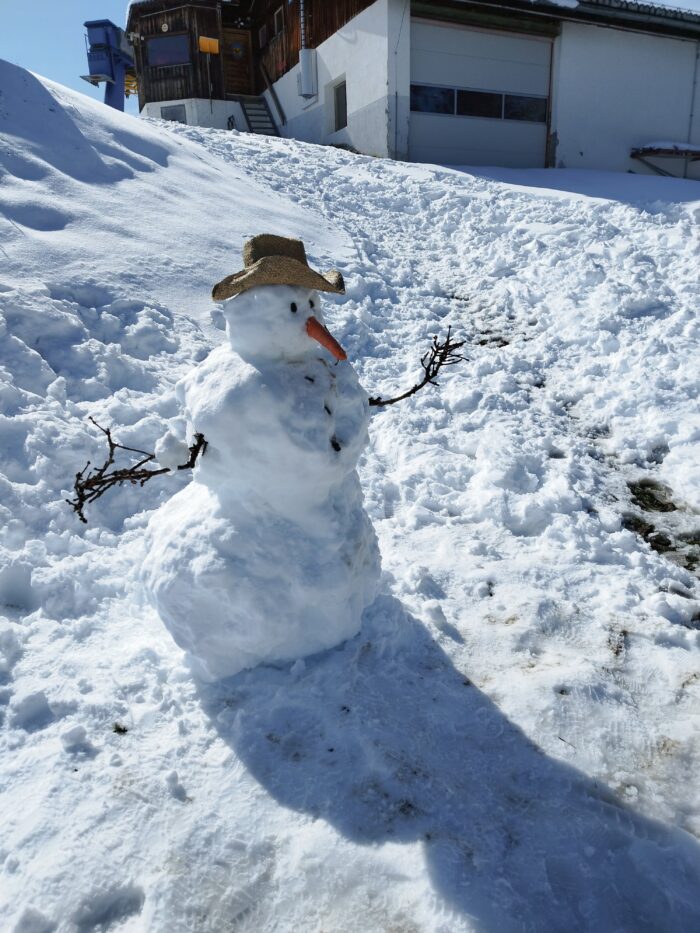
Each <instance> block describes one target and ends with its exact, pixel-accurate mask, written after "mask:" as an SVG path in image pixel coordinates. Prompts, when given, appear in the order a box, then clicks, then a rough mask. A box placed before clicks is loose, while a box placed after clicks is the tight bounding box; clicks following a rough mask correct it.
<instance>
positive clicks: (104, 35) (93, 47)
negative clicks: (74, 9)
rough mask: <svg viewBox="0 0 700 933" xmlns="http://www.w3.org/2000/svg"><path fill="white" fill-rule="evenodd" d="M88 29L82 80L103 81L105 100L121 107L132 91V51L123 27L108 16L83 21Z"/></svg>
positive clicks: (133, 75) (133, 70)
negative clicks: (85, 62) (86, 58)
mask: <svg viewBox="0 0 700 933" xmlns="http://www.w3.org/2000/svg"><path fill="white" fill-rule="evenodd" d="M84 26H85V28H86V29H87V43H88V49H87V57H88V66H89V68H90V74H88V75H81V77H82V78H83V80H84V81H88V82H89V83H90V84H93V85H95V87H97V86H98V85H99V84H101V83H102V82H103V81H104V82H105V103H106V104H107V105H108V106H109V107H114V109H115V110H122V111H123V110H124V97H125V95H128V94H129V93H134V91H135V89H136V88H135V76H136V75H135V68H134V50H133V47H132V45H131V43H130V42H129V39H128V37H127V35H126V33H125V32H124V30H123V29H120V28H119V26H115V25H114V23H113V22H112V21H111V20H109V19H95V20H90V21H89V22H87V23H84Z"/></svg>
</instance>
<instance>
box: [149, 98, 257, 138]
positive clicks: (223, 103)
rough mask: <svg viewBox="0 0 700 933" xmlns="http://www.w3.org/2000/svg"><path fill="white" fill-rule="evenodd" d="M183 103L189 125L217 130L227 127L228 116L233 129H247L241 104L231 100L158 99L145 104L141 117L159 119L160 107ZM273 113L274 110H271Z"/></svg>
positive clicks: (175, 105) (245, 130)
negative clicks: (231, 118)
mask: <svg viewBox="0 0 700 933" xmlns="http://www.w3.org/2000/svg"><path fill="white" fill-rule="evenodd" d="M179 104H183V105H184V107H185V114H186V117H187V123H188V125H189V126H209V127H212V128H213V129H217V130H226V129H228V128H229V126H228V120H229V117H233V120H234V123H235V129H237V130H243V131H244V132H247V131H248V123H247V122H246V118H245V115H244V113H243V110H242V108H241V105H240V104H238V103H236V101H233V100H214V101H211V104H210V102H209V101H208V100H201V99H199V98H189V99H187V100H159V101H156V102H153V103H150V104H146V105H145V106H144V108H143V110H142V111H141V116H142V117H154V118H155V119H157V120H160V119H161V107H177V106H178V105H179ZM273 113H274V110H273Z"/></svg>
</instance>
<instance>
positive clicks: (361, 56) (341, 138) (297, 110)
mask: <svg viewBox="0 0 700 933" xmlns="http://www.w3.org/2000/svg"><path fill="white" fill-rule="evenodd" d="M407 3H408V0H376V2H375V3H373V4H372V6H370V7H368V8H367V9H366V10H363V12H362V13H359V14H358V15H357V16H355V17H354V18H353V19H351V20H350V22H348V23H346V24H345V26H343V27H342V28H341V29H340V30H338V32H336V33H335V34H334V35H333V36H331V37H330V38H329V39H327V40H326V41H325V42H323V43H321V45H320V46H319V47H318V49H317V65H318V95H317V97H315V98H313V99H312V100H310V101H306V100H304V98H303V97H300V96H299V93H298V90H297V74H298V72H299V66H298V65H297V66H295V67H294V68H293V69H292V70H291V71H289V72H287V74H286V75H283V77H282V78H280V79H279V81H276V82H275V85H274V87H275V91H276V93H277V96H278V97H279V100H280V103H281V104H282V107H283V109H284V111H285V115H286V117H287V123H286V125H285V126H283V127H281V128H280V129H281V132H282V134H283V135H284V136H290V137H293V138H294V139H302V140H305V141H306V142H315V143H326V144H328V143H345V144H347V145H350V146H353V147H354V148H355V149H357V150H359V151H360V152H364V153H367V154H368V155H377V156H388V155H390V154H393V146H394V139H395V138H398V139H399V141H400V140H401V139H402V133H401V131H399V130H398V128H397V127H395V126H394V125H393V124H392V127H391V132H390V131H389V116H388V115H389V111H390V106H391V108H393V107H394V106H395V100H396V98H395V94H396V91H397V89H398V90H400V91H401V96H404V97H405V101H404V102H403V106H404V108H405V107H406V105H407V101H408V80H407V79H406V80H405V90H404V89H402V88H399V85H398V84H397V81H396V77H395V75H394V74H392V79H391V82H390V80H389V68H388V64H389V38H388V37H389V17H390V15H391V16H392V17H395V16H396V10H397V8H398V7H400V6H403V5H406V4H407ZM406 16H407V17H408V12H407V13H406ZM404 31H405V33H406V34H408V24H407V23H405V25H404ZM392 58H393V47H392ZM404 70H405V68H404V66H403V65H401V64H400V63H399V62H397V64H396V72H395V74H396V75H398V76H399V79H400V80H402V79H403V71H404ZM392 71H393V63H392ZM342 80H345V82H346V86H347V104H348V125H347V127H346V128H345V129H342V130H339V131H338V132H336V131H335V101H334V88H335V86H336V84H338V83H339V82H340V81H342ZM390 87H391V90H390ZM390 95H391V100H390ZM267 96H268V103H269V105H270V108H271V110H272V112H273V113H275V114H276V110H275V106H274V104H273V102H272V100H271V99H270V96H269V95H267ZM390 136H391V145H390V139H389V137H390ZM405 148H406V147H405V144H404V149H405Z"/></svg>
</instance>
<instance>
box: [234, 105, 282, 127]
mask: <svg viewBox="0 0 700 933" xmlns="http://www.w3.org/2000/svg"><path fill="white" fill-rule="evenodd" d="M236 100H237V101H238V103H239V104H240V105H241V107H242V109H243V113H244V114H245V118H246V121H247V122H248V129H249V130H250V132H251V133H260V134H262V135H263V136H279V130H278V129H277V126H276V125H275V121H274V119H273V118H272V113H271V112H270V107H269V106H268V103H267V100H265V98H264V97H263V96H261V97H242V96H240V97H237V98H236Z"/></svg>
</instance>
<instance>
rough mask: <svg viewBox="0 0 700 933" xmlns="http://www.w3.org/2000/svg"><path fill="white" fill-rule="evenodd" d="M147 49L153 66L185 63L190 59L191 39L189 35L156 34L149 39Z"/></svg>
mask: <svg viewBox="0 0 700 933" xmlns="http://www.w3.org/2000/svg"><path fill="white" fill-rule="evenodd" d="M147 49H148V64H149V65H150V66H151V68H158V67H161V66H162V65H184V64H186V63H187V62H189V60H190V39H189V36H187V35H180V36H156V37H155V38H153V39H149V40H148V46H147Z"/></svg>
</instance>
